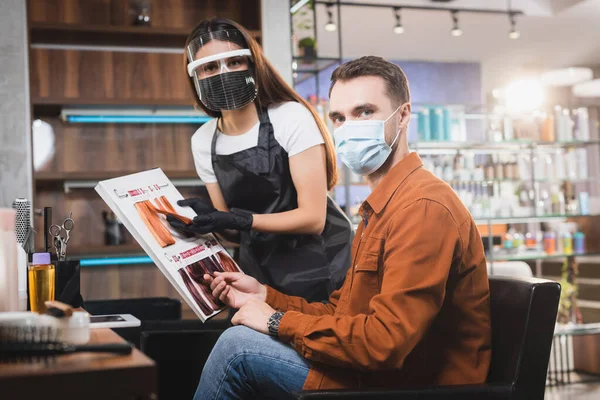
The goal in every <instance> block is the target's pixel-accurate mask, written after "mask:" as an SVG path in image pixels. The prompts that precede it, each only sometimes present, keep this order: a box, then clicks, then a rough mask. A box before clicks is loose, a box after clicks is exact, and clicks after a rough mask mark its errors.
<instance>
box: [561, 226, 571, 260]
mask: <svg viewBox="0 0 600 400" xmlns="http://www.w3.org/2000/svg"><path fill="white" fill-rule="evenodd" d="M560 241H561V244H562V254H573V236H571V234H570V233H569V231H563V232H561V234H560Z"/></svg>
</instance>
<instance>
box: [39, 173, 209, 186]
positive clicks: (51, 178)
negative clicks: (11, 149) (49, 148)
mask: <svg viewBox="0 0 600 400" xmlns="http://www.w3.org/2000/svg"><path fill="white" fill-rule="evenodd" d="M136 172H140V171H83V172H82V171H79V172H46V171H44V172H36V173H34V176H33V178H34V179H35V181H36V182H40V183H60V182H64V181H83V180H89V181H95V180H104V179H111V178H116V177H119V176H123V175H129V174H135V173H136ZM165 174H166V175H167V176H168V177H169V178H170V179H198V175H197V174H196V171H165Z"/></svg>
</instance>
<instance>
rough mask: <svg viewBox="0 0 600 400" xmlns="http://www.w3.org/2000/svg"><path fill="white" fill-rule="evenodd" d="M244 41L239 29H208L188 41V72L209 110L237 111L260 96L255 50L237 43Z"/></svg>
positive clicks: (200, 97) (201, 99)
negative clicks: (252, 67) (253, 65)
mask: <svg viewBox="0 0 600 400" xmlns="http://www.w3.org/2000/svg"><path fill="white" fill-rule="evenodd" d="M243 42H244V38H243V36H242V34H241V33H240V32H239V31H236V30H222V31H216V32H208V33H206V34H204V35H201V36H199V37H197V38H196V39H194V40H192V41H191V42H190V43H189V44H188V46H187V48H186V52H187V56H188V62H189V63H188V66H187V70H188V74H189V76H190V77H191V78H192V79H194V84H195V86H196V92H197V93H198V97H199V99H200V101H201V102H202V104H204V105H205V106H206V108H208V109H209V110H212V111H222V110H235V109H237V108H241V107H243V106H245V105H247V104H249V103H251V102H252V101H254V99H255V98H256V94H257V88H256V83H255V81H254V77H253V76H252V70H251V68H250V66H251V62H252V53H251V52H250V50H249V49H247V48H243V47H241V46H240V45H238V44H236V43H243Z"/></svg>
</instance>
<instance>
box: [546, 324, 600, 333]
mask: <svg viewBox="0 0 600 400" xmlns="http://www.w3.org/2000/svg"><path fill="white" fill-rule="evenodd" d="M597 334H600V323H593V324H564V325H563V324H556V326H555V328H554V336H578V335H597Z"/></svg>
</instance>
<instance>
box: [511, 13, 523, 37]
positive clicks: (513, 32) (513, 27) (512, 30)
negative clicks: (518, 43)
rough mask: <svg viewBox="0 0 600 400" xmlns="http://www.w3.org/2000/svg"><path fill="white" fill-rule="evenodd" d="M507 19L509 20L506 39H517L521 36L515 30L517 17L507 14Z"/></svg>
mask: <svg viewBox="0 0 600 400" xmlns="http://www.w3.org/2000/svg"><path fill="white" fill-rule="evenodd" d="M508 19H509V20H510V32H508V37H509V38H511V39H518V38H519V37H520V36H521V32H519V31H518V30H517V17H516V15H515V14H513V13H510V14H508Z"/></svg>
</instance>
